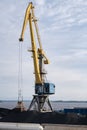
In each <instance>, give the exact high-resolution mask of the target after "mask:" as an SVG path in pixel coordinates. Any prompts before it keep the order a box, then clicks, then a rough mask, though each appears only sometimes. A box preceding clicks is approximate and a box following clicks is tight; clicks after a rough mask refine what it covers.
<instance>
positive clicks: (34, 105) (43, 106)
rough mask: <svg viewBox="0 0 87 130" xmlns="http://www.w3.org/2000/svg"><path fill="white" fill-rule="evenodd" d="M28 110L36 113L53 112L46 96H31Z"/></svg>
mask: <svg viewBox="0 0 87 130" xmlns="http://www.w3.org/2000/svg"><path fill="white" fill-rule="evenodd" d="M28 110H36V111H38V112H52V111H53V109H52V106H51V104H50V101H49V98H48V95H33V99H32V101H31V103H30V106H29V109H28Z"/></svg>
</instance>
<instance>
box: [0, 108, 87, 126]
mask: <svg viewBox="0 0 87 130" xmlns="http://www.w3.org/2000/svg"><path fill="white" fill-rule="evenodd" d="M3 113H4V114H3ZM0 116H1V117H2V118H1V119H0V122H19V123H40V124H42V123H48V124H78V125H87V115H84V116H83V115H77V114H74V113H72V114H65V113H58V112H46V113H40V112H37V111H23V112H21V111H20V110H18V109H13V110H8V109H7V110H6V109H0Z"/></svg>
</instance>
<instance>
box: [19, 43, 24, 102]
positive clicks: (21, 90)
mask: <svg viewBox="0 0 87 130" xmlns="http://www.w3.org/2000/svg"><path fill="white" fill-rule="evenodd" d="M22 93H23V75H22V43H19V67H18V101H23V95H22Z"/></svg>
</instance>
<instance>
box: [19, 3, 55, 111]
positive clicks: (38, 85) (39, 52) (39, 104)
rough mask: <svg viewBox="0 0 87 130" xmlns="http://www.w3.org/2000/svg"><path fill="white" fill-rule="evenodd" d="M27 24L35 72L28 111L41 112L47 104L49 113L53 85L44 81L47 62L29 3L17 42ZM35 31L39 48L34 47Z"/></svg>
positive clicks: (32, 7) (53, 89)
mask: <svg viewBox="0 0 87 130" xmlns="http://www.w3.org/2000/svg"><path fill="white" fill-rule="evenodd" d="M28 22H29V27H30V36H31V45H32V49H31V50H30V51H31V52H32V55H33V63H34V72H35V95H33V100H32V102H31V104H30V106H29V110H31V109H34V106H36V108H35V109H36V110H37V111H40V112H43V111H44V110H46V111H47V109H46V108H44V105H45V103H47V104H48V106H49V108H50V111H52V107H51V104H50V102H49V98H48V96H49V95H51V94H54V93H55V85H54V84H53V83H49V82H47V80H46V71H45V69H44V64H49V60H48V58H47V57H46V55H45V53H44V51H43V49H42V44H41V40H40V35H39V32H38V26H37V20H36V17H35V14H34V6H33V3H32V2H30V3H29V5H28V7H27V9H26V13H25V17H24V22H23V27H22V32H21V36H20V38H19V41H23V40H24V32H25V29H26V25H27V23H28ZM33 26H34V27H35V30H36V35H37V40H38V44H39V48H37V46H36V41H35V36H34V28H33Z"/></svg>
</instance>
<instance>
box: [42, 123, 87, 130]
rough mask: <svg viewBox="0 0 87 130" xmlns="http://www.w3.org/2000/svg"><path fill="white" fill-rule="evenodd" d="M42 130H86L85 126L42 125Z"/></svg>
mask: <svg viewBox="0 0 87 130" xmlns="http://www.w3.org/2000/svg"><path fill="white" fill-rule="evenodd" d="M42 126H43V128H44V130H87V126H86V125H63V124H60V125H59V124H58V125H57V124H42Z"/></svg>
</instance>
